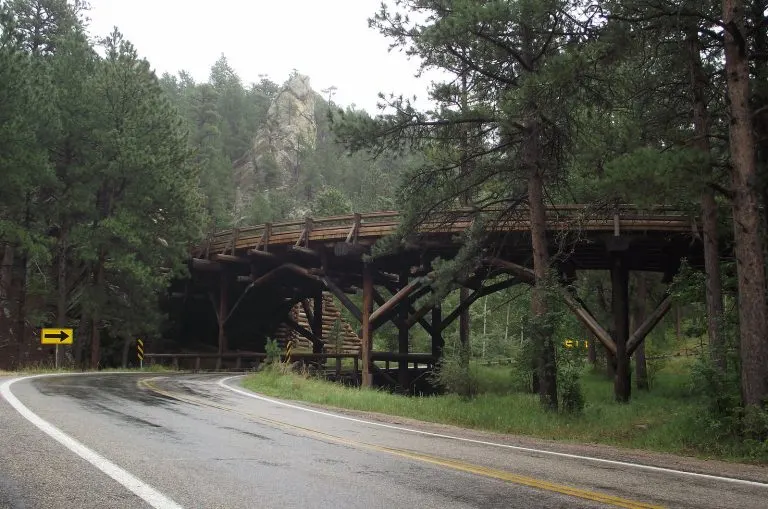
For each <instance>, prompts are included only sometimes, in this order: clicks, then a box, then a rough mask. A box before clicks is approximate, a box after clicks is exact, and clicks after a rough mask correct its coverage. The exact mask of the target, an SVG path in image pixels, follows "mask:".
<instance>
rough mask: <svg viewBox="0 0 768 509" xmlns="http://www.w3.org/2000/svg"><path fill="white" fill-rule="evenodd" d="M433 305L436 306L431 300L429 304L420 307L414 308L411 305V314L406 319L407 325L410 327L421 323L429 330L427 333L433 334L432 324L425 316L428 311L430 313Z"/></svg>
mask: <svg viewBox="0 0 768 509" xmlns="http://www.w3.org/2000/svg"><path fill="white" fill-rule="evenodd" d="M433 307H434V306H433V305H432V303H431V302H430V303H429V304H424V305H423V306H421V307H420V308H419V309H414V308H413V306H409V311H410V313H411V314H410V315H409V316H408V319H407V320H406V321H405V324H406V326H407V327H408V328H409V329H410V328H411V327H413V326H414V325H416V324H417V323H419V324H421V326H422V327H423V328H424V330H425V331H427V334H432V324H430V323H429V322H428V321H426V320H425V319H424V317H425V316H427V313H429V312H430V310H431V309H432V308H433Z"/></svg>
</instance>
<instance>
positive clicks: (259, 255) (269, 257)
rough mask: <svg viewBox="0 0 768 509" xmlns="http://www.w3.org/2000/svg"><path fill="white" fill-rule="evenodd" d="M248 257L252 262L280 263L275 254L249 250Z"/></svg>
mask: <svg viewBox="0 0 768 509" xmlns="http://www.w3.org/2000/svg"><path fill="white" fill-rule="evenodd" d="M248 256H250V257H251V259H252V260H263V261H268V262H272V263H275V264H277V263H280V258H278V257H277V256H276V255H275V254H273V253H268V252H266V251H259V250H258V249H251V250H250V251H248Z"/></svg>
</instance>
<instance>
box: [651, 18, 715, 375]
mask: <svg viewBox="0 0 768 509" xmlns="http://www.w3.org/2000/svg"><path fill="white" fill-rule="evenodd" d="M687 42H688V61H689V64H690V68H691V90H692V92H693V94H692V95H693V126H694V133H695V135H696V140H695V142H694V146H695V147H696V148H697V149H698V150H700V151H701V152H702V154H703V155H704V158H705V161H706V166H705V167H704V168H703V170H704V175H705V177H706V179H707V180H709V179H710V178H711V176H712V164H711V161H710V153H711V152H710V144H709V134H710V132H709V111H708V110H707V96H706V92H707V88H708V87H709V78H708V77H707V74H706V73H705V72H704V67H703V65H702V63H701V51H702V48H701V41H700V40H699V27H698V26H697V25H694V26H692V27H691V28H690V29H689V30H688V37H687ZM708 184H709V182H705V185H704V189H703V191H702V196H701V227H702V228H701V229H702V234H703V240H704V269H705V274H706V286H705V291H706V299H707V335H708V337H709V352H710V356H711V358H712V361H713V364H714V365H715V366H716V367H717V369H719V370H720V371H721V372H725V368H726V365H725V348H724V344H723V343H724V341H723V337H722V336H721V334H720V324H721V323H722V318H723V291H722V283H721V277H720V249H719V246H718V234H717V203H716V202H715V192H714V190H713V189H712V188H711V187H710V186H709V185H708ZM639 383H640V380H639V379H638V387H639Z"/></svg>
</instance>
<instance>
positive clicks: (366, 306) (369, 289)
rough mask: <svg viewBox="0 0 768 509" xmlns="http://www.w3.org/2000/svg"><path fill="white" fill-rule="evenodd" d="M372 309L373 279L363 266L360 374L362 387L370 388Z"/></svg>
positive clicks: (369, 268)
mask: <svg viewBox="0 0 768 509" xmlns="http://www.w3.org/2000/svg"><path fill="white" fill-rule="evenodd" d="M372 308H373V277H372V274H371V267H370V266H369V265H367V264H366V265H365V266H364V267H363V312H362V320H361V322H362V325H363V327H362V329H363V334H362V349H361V352H360V355H361V360H362V362H363V373H362V385H363V387H371V385H373V377H372V373H371V366H372V365H373V363H372V362H371V350H372V349H373V329H372V328H371V320H370V317H371V311H372Z"/></svg>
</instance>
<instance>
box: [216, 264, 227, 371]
mask: <svg viewBox="0 0 768 509" xmlns="http://www.w3.org/2000/svg"><path fill="white" fill-rule="evenodd" d="M220 277H221V279H220V280H219V314H218V316H217V318H218V321H219V356H218V357H217V358H216V369H221V356H222V354H224V352H226V351H227V333H226V331H225V330H224V325H225V324H226V321H227V314H228V312H229V305H228V302H227V300H228V296H229V274H228V273H227V271H226V270H225V269H223V268H222V270H221V276H220Z"/></svg>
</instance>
